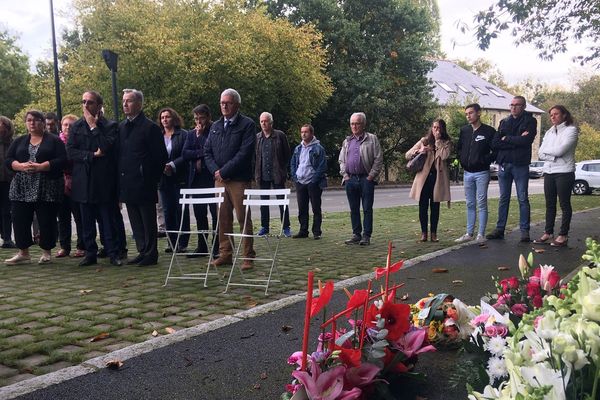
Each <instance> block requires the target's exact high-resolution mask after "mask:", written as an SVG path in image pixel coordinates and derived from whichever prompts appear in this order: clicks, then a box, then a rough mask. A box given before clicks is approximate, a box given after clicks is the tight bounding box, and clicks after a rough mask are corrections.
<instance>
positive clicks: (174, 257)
mask: <svg viewBox="0 0 600 400" xmlns="http://www.w3.org/2000/svg"><path fill="white" fill-rule="evenodd" d="M223 193H225V188H223V187H215V188H206V189H181V190H180V191H179V194H180V195H181V198H180V199H179V204H181V215H184V212H185V209H186V208H187V207H189V206H193V205H194V204H206V205H207V208H208V207H210V205H211V204H216V206H217V221H216V224H215V229H214V230H213V229H211V228H210V225H209V229H198V227H196V229H195V230H191V229H190V230H183V218H182V219H181V222H180V224H179V230H177V231H173V230H167V231H166V232H167V240H168V241H169V246H171V249H173V253H172V254H171V263H170V264H169V270H168V271H167V277H166V279H165V284H164V285H163V286H167V283H169V279H204V287H207V284H206V283H207V281H208V276H209V275H216V276H219V273H218V272H219V271H218V270H217V267H216V266H215V265H213V264H212V260H213V251H212V250H213V246H214V244H215V239H216V237H217V235H218V234H219V217H218V215H219V208H220V207H221V203H223V199H224V198H223ZM190 212H191V210H190ZM169 233H177V239H176V240H175V243H171V238H170V236H169ZM192 234H197V235H198V237H199V238H201V239H202V240H204V243H205V244H206V248H207V249H208V250H207V252H206V253H189V252H185V253H183V252H181V253H178V252H177V249H178V248H179V239H180V238H181V236H182V235H192ZM209 237H210V239H209ZM198 240H200V239H198ZM189 255H200V256H208V263H207V266H206V272H186V271H185V270H184V267H182V265H181V264H180V262H179V260H178V258H179V257H181V256H189ZM173 264H177V268H178V271H179V274H178V275H173ZM211 266H212V267H213V268H214V270H215V272H212V273H211V272H210V268H211ZM188 269H189V267H188ZM192 270H193V269H192ZM220 279H221V278H219V280H220Z"/></svg>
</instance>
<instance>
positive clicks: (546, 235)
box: [533, 233, 554, 244]
mask: <svg viewBox="0 0 600 400" xmlns="http://www.w3.org/2000/svg"><path fill="white" fill-rule="evenodd" d="M553 239H554V236H553V235H551V234H549V233H544V234H543V235H542V236H540V238H539V239H534V241H533V243H535V244H546V243H548V242H549V241H550V242H552V241H553Z"/></svg>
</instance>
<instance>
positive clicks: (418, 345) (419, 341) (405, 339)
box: [394, 329, 436, 358]
mask: <svg viewBox="0 0 600 400" xmlns="http://www.w3.org/2000/svg"><path fill="white" fill-rule="evenodd" d="M426 338H427V330H425V329H415V330H412V331H409V332H407V333H406V334H405V335H404V336H401V337H400V338H399V339H398V340H396V341H395V342H394V347H395V348H397V349H398V350H400V351H401V352H403V353H404V355H406V357H407V358H411V357H412V356H414V355H417V354H421V353H426V352H428V351H435V350H436V349H435V347H433V346H432V345H427V346H425V347H423V343H424V342H425V339H426Z"/></svg>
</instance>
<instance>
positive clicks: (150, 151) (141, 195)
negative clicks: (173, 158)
mask: <svg viewBox="0 0 600 400" xmlns="http://www.w3.org/2000/svg"><path fill="white" fill-rule="evenodd" d="M167 158H168V155H167V149H166V148H165V142H164V140H163V134H162V132H161V130H160V128H159V127H158V125H156V124H155V123H154V122H152V121H151V120H149V119H148V118H146V116H145V115H144V113H143V112H142V113H140V114H139V115H138V116H137V117H136V118H135V119H134V120H133V121H129V120H127V119H125V120H124V121H122V122H121V123H120V124H119V200H120V201H121V202H123V203H132V204H146V203H156V202H157V201H158V197H157V194H156V191H157V189H158V182H159V181H160V178H161V176H162V173H163V171H164V169H165V164H166V162H167Z"/></svg>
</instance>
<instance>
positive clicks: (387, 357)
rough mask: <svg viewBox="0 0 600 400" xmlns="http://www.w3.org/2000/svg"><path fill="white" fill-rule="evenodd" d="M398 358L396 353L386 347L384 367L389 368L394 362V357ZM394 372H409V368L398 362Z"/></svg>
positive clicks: (393, 369) (392, 369) (393, 368)
mask: <svg viewBox="0 0 600 400" xmlns="http://www.w3.org/2000/svg"><path fill="white" fill-rule="evenodd" d="M395 356H396V352H393V351H391V350H390V349H388V348H387V347H386V349H385V356H384V357H383V365H384V366H386V367H387V366H388V365H389V364H390V363H391V362H392V361H394V357H395ZM391 371H392V372H397V373H400V374H401V373H404V372H408V367H407V366H406V365H404V364H403V363H402V362H401V361H398V362H397V363H396V364H395V365H394V366H393V367H392V368H391Z"/></svg>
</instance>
